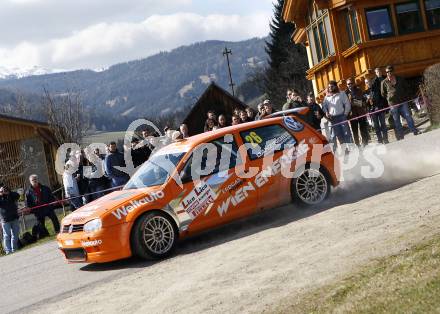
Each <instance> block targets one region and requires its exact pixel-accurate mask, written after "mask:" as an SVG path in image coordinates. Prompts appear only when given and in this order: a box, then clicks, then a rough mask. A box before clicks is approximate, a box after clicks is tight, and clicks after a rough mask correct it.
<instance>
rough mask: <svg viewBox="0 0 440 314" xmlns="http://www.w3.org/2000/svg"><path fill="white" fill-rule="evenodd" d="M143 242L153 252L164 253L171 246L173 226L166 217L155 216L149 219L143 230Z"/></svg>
mask: <svg viewBox="0 0 440 314" xmlns="http://www.w3.org/2000/svg"><path fill="white" fill-rule="evenodd" d="M143 238H144V243H145V245H146V246H147V248H148V249H149V250H150V251H151V252H153V253H155V254H164V253H166V252H168V251H169V250H170V249H171V247H172V246H173V242H174V228H173V226H172V225H171V223H170V222H169V221H168V219H166V218H164V217H161V216H155V217H153V218H151V219H149V220H148V221H147V222H146V224H145V226H144V230H143Z"/></svg>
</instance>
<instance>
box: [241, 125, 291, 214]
mask: <svg viewBox="0 0 440 314" xmlns="http://www.w3.org/2000/svg"><path fill="white" fill-rule="evenodd" d="M240 137H241V140H242V141H243V143H247V144H246V145H247V149H246V151H247V158H248V162H249V167H254V168H258V169H259V172H258V173H257V174H256V175H255V177H254V183H255V186H256V187H258V198H257V204H258V209H265V208H271V207H274V206H278V205H281V204H284V203H286V202H287V201H288V200H290V189H286V188H285V184H282V182H283V181H285V180H284V178H283V177H282V173H281V162H280V161H281V160H280V158H281V156H282V155H283V151H284V150H286V149H289V148H292V147H294V146H295V145H296V144H297V141H296V139H295V138H294V137H293V136H292V134H290V132H289V131H288V130H286V129H285V128H284V127H283V126H281V125H280V124H277V123H274V124H270V125H265V126H261V127H257V128H250V129H247V130H244V131H241V132H240Z"/></svg>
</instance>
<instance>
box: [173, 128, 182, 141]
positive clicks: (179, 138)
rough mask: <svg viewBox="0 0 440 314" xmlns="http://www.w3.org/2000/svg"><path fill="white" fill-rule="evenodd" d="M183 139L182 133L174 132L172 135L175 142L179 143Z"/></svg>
mask: <svg viewBox="0 0 440 314" xmlns="http://www.w3.org/2000/svg"><path fill="white" fill-rule="evenodd" d="M181 139H183V137H182V133H180V131H174V132H173V134H172V135H171V140H172V141H173V142H177V141H178V140H181Z"/></svg>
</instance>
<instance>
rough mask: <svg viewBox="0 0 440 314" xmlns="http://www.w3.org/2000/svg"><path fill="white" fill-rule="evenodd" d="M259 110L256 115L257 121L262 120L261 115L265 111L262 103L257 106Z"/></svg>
mask: <svg viewBox="0 0 440 314" xmlns="http://www.w3.org/2000/svg"><path fill="white" fill-rule="evenodd" d="M257 110H258V112H257V114H256V115H255V121H257V120H260V118H261V115H262V114H263V111H264V105H263V103H262V102H260V103H259V104H258V105H257Z"/></svg>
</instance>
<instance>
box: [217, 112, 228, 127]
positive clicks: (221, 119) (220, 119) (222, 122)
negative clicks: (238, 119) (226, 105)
mask: <svg viewBox="0 0 440 314" xmlns="http://www.w3.org/2000/svg"><path fill="white" fill-rule="evenodd" d="M227 126H228V124H227V122H226V117H225V115H224V114H221V115H219V116H218V127H219V128H224V127H227Z"/></svg>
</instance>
